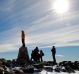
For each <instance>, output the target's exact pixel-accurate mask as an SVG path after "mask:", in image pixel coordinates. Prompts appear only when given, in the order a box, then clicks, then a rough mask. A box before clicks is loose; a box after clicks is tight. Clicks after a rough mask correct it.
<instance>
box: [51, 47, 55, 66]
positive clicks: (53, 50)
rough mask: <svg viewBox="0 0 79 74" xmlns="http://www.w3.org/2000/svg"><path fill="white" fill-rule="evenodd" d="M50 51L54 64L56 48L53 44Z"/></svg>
mask: <svg viewBox="0 0 79 74" xmlns="http://www.w3.org/2000/svg"><path fill="white" fill-rule="evenodd" d="M51 52H52V57H53V62H54V64H56V58H55V55H56V48H55V46H53V47H52V50H51Z"/></svg>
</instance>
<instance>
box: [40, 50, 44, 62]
mask: <svg viewBox="0 0 79 74" xmlns="http://www.w3.org/2000/svg"><path fill="white" fill-rule="evenodd" d="M43 56H44V53H43V51H42V50H40V60H41V62H42V61H43Z"/></svg>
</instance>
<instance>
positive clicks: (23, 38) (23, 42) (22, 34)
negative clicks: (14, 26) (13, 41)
mask: <svg viewBox="0 0 79 74" xmlns="http://www.w3.org/2000/svg"><path fill="white" fill-rule="evenodd" d="M21 39H22V45H23V47H25V33H24V31H23V30H22V31H21Z"/></svg>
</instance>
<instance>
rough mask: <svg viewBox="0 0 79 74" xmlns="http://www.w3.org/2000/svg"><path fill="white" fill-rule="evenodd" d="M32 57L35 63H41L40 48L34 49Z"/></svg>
mask: <svg viewBox="0 0 79 74" xmlns="http://www.w3.org/2000/svg"><path fill="white" fill-rule="evenodd" d="M31 56H32V59H33V60H34V61H35V62H39V61H40V54H39V49H38V47H36V48H35V49H34V51H33V52H32V54H31Z"/></svg>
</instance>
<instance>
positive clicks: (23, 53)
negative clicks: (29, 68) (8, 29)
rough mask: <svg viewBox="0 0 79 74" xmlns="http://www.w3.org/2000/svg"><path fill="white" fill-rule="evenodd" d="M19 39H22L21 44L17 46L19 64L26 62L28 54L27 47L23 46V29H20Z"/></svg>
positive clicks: (27, 61)
mask: <svg viewBox="0 0 79 74" xmlns="http://www.w3.org/2000/svg"><path fill="white" fill-rule="evenodd" d="M21 41H22V46H21V47H20V48H19V53H18V58H17V62H18V63H19V64H28V63H29V55H28V50H27V47H26V46H25V33H24V31H23V30H22V31H21Z"/></svg>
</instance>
